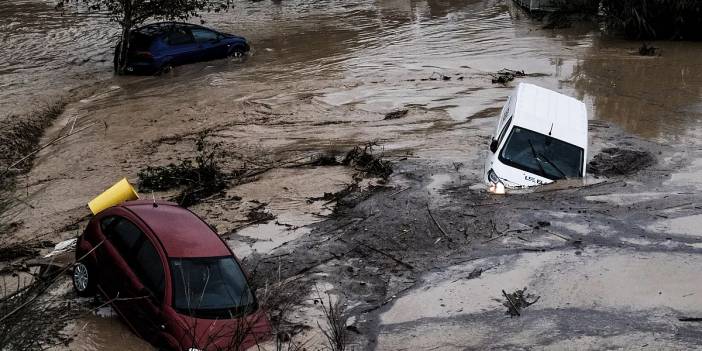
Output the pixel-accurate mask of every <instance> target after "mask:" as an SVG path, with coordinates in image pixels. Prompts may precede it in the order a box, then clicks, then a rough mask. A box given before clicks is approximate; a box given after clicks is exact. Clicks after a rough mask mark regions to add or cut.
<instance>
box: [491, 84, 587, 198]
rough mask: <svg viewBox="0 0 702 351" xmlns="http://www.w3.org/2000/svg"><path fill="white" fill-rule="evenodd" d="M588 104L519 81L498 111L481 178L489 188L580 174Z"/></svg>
mask: <svg viewBox="0 0 702 351" xmlns="http://www.w3.org/2000/svg"><path fill="white" fill-rule="evenodd" d="M586 162H587V109H586V107H585V104H584V103H582V102H581V101H578V100H576V99H574V98H572V97H569V96H565V95H563V94H559V93H557V92H555V91H551V90H548V89H545V88H541V87H538V86H536V85H533V84H526V83H521V84H519V86H517V88H516V89H515V90H514V92H513V93H512V95H511V96H510V97H509V99H508V100H507V103H505V106H504V107H503V108H502V112H501V113H500V116H499V119H498V122H497V128H496V129H495V134H494V135H493V137H492V142H491V143H490V152H489V154H488V157H487V159H486V160H485V182H486V183H487V185H488V187H489V190H490V192H493V193H498V194H504V193H505V191H506V190H511V189H520V188H526V187H530V186H535V185H543V184H548V183H551V182H554V181H556V180H560V179H572V178H583V177H584V175H585V171H586V169H585V167H586V166H587V164H586Z"/></svg>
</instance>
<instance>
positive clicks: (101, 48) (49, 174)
mask: <svg viewBox="0 0 702 351" xmlns="http://www.w3.org/2000/svg"><path fill="white" fill-rule="evenodd" d="M203 20H204V21H205V23H206V25H208V26H211V27H214V28H217V29H220V30H222V31H224V32H230V33H236V34H241V35H243V36H245V37H247V38H248V39H249V41H250V42H251V44H252V47H253V50H252V53H251V55H250V56H249V57H248V58H246V59H245V60H220V61H213V62H208V63H199V64H193V65H188V66H182V67H177V68H176V69H175V70H174V71H173V72H172V73H169V74H167V75H164V76H159V77H130V76H127V77H112V76H111V65H112V63H111V60H112V56H111V54H112V50H113V48H112V45H113V44H114V35H115V33H116V29H115V26H114V25H113V24H110V23H108V21H107V20H106V18H105V17H104V16H103V15H101V14H99V13H92V14H91V13H75V12H68V13H63V14H62V13H60V12H56V11H55V10H53V6H52V3H51V2H50V1H42V0H7V1H2V2H1V3H0V38H2V45H1V47H0V101H2V104H1V106H0V118H5V117H4V116H8V115H10V114H13V113H19V112H31V111H32V109H33V108H35V107H36V104H37V101H51V100H52V99H57V98H64V97H66V96H68V99H70V97H71V94H72V90H73V89H76V88H78V89H81V88H82V87H85V86H90V87H91V89H92V91H95V93H94V94H92V95H91V96H89V97H84V98H82V99H81V100H79V101H73V102H72V103H71V104H69V105H68V106H67V109H66V111H65V112H64V113H63V114H62V115H61V116H60V117H59V119H58V120H57V121H56V123H55V124H54V126H53V127H51V128H50V129H49V130H48V131H47V135H46V136H45V138H44V141H47V140H50V138H53V137H56V136H59V135H65V134H66V133H67V132H68V131H69V130H72V129H77V128H82V127H87V128H88V129H86V130H85V131H84V132H81V134H80V135H77V136H72V137H69V138H67V139H65V140H63V141H62V142H61V143H58V144H57V145H54V146H53V147H51V148H48V149H46V150H44V151H42V152H41V153H40V154H39V155H38V157H37V159H36V160H35V163H34V167H33V169H32V170H31V171H30V172H29V173H28V174H26V175H22V176H21V177H19V178H18V182H19V185H20V187H21V191H18V194H17V196H18V197H19V198H20V199H21V200H22V202H21V203H18V204H17V205H16V206H15V207H14V208H13V209H12V210H11V211H9V214H6V217H7V218H8V219H9V221H11V222H14V223H15V225H14V226H13V228H16V229H15V230H13V232H12V233H8V234H7V235H4V236H3V237H2V238H0V240H2V242H3V243H4V244H9V243H16V242H19V241H25V240H31V239H32V238H36V237H41V238H42V239H46V240H50V241H53V242H59V241H62V240H66V239H70V238H72V237H74V236H75V235H76V233H77V232H78V231H77V230H76V227H77V228H79V229H80V228H82V226H84V224H85V218H86V215H87V213H86V209H85V204H86V203H87V202H88V201H89V200H90V199H91V198H92V197H93V196H95V195H96V194H98V193H100V192H101V191H102V190H103V189H104V188H106V187H107V186H109V185H110V184H112V183H114V182H115V181H116V180H118V179H119V178H121V177H123V176H126V177H128V178H129V179H130V180H132V181H133V182H134V181H135V180H136V175H137V172H138V171H139V170H140V169H142V168H143V167H145V166H147V165H165V164H167V163H169V162H176V161H177V160H179V159H182V158H183V157H190V156H192V154H193V144H194V139H195V135H196V133H197V132H201V131H208V132H209V138H210V139H212V140H215V141H218V142H222V143H223V145H224V148H225V149H226V150H228V151H229V152H230V156H231V157H232V162H231V164H230V163H227V164H225V165H224V167H225V170H232V169H233V168H234V165H235V164H236V165H241V164H247V165H248V167H252V168H255V167H258V166H260V165H282V164H285V162H286V161H288V160H292V159H299V158H300V157H305V156H310V155H314V154H318V153H320V152H336V153H338V154H339V155H341V154H343V153H344V152H346V151H348V150H349V149H350V148H351V147H353V146H355V145H359V144H365V143H367V142H370V141H376V142H378V144H379V146H378V148H377V150H378V151H379V152H382V153H384V155H385V157H386V158H387V159H389V160H391V161H393V164H394V165H395V169H396V172H395V173H394V174H393V175H392V176H391V178H390V179H389V181H388V183H387V184H381V185H383V186H384V188H381V190H377V189H378V188H377V187H375V186H374V185H378V184H379V183H378V182H377V180H370V181H368V180H365V181H364V182H365V183H364V184H362V186H361V188H362V189H366V190H363V191H361V194H363V196H359V197H358V198H353V199H351V200H348V201H342V202H343V203H344V206H342V210H341V211H339V213H340V215H337V216H335V217H330V214H331V213H332V211H333V209H334V206H335V203H334V202H333V201H332V202H329V201H326V200H324V201H322V200H318V199H319V198H323V197H324V195H325V193H333V192H337V191H340V190H342V189H345V188H346V187H347V186H348V185H349V184H352V183H354V182H355V181H356V180H355V179H354V174H355V172H354V171H353V170H352V169H349V168H348V167H343V166H333V167H302V168H294V169H292V168H284V167H280V166H278V167H273V170H271V171H269V172H265V173H263V174H261V175H260V176H259V177H258V178H257V179H256V180H255V181H254V182H251V183H248V184H242V185H234V184H232V185H231V186H230V187H229V188H228V189H227V190H226V191H225V193H224V194H222V195H220V196H215V197H213V198H209V199H206V200H205V201H204V202H202V203H200V204H197V205H195V206H193V208H192V209H193V210H194V211H195V212H197V213H198V214H200V215H202V216H203V217H204V218H205V219H206V220H207V221H208V222H210V223H212V224H213V225H215V227H216V228H217V230H218V231H219V233H220V234H222V235H223V236H225V237H226V239H227V241H228V243H229V244H230V245H231V246H232V248H233V249H234V250H235V252H237V254H239V255H241V257H245V258H246V260H245V261H246V264H247V265H249V266H250V267H256V268H257V270H259V271H262V272H266V270H268V271H274V270H275V269H276V267H275V265H276V264H277V265H281V264H283V265H284V266H285V269H283V270H282V271H283V272H284V273H285V274H287V275H289V276H294V275H296V274H298V273H300V274H301V275H302V276H303V279H307V280H309V281H310V284H312V283H313V282H315V283H318V284H319V285H318V286H321V287H323V290H324V291H328V292H330V293H331V294H333V295H334V296H337V297H338V298H342V299H343V300H344V301H346V303H347V307H348V313H349V314H350V315H351V316H352V318H353V323H354V326H356V330H359V333H360V334H355V333H354V334H353V336H354V338H353V342H354V345H356V346H357V347H358V348H359V349H369V350H372V349H378V350H398V349H407V350H409V349H417V348H419V349H464V348H465V347H468V348H471V347H472V348H475V349H488V348H498V349H510V348H514V349H517V348H520V347H526V348H529V347H537V348H550V349H564V348H566V349H569V348H572V349H574V348H579V349H603V348H629V347H634V346H636V347H645V346H643V345H650V347H652V348H653V349H660V348H671V349H672V348H677V349H689V348H690V347H691V346H694V340H699V337H700V334H699V331H697V330H695V329H694V328H693V327H694V326H691V325H690V324H689V323H688V324H687V325H685V324H681V323H680V322H678V320H677V317H678V316H682V315H684V314H691V315H693V317H694V316H697V315H698V314H699V313H702V311H700V308H699V306H702V300H700V298H702V291H699V286H700V281H699V277H696V276H695V269H694V267H698V266H699V264H701V263H702V258H701V255H702V251H701V250H702V240H701V238H700V232H699V230H695V229H694V228H699V225H700V224H702V219H700V209H699V207H698V205H697V204H699V203H700V200H702V199H700V197H699V195H697V194H699V190H700V189H702V162H700V160H702V157H700V156H701V155H702V153H701V151H702V143H700V141H699V140H700V138H699V137H700V136H701V135H702V130H700V127H699V126H700V120H701V119H702V60H699V57H701V56H702V44H700V43H687V42H680V43H677V42H676V43H673V42H654V43H651V44H652V45H654V46H656V47H659V48H660V49H661V50H660V52H661V55H660V56H654V57H641V56H638V55H637V54H636V53H637V51H638V47H639V46H640V43H637V42H630V41H622V40H618V39H616V38H613V37H611V36H609V35H607V34H605V33H603V32H602V31H601V30H600V29H599V28H598V26H597V25H594V24H578V23H576V24H575V25H574V26H573V27H572V28H567V29H559V30H545V29H542V27H543V25H544V24H543V23H541V22H538V21H535V20H533V19H530V18H529V17H527V16H526V15H525V14H524V13H523V11H522V10H521V9H519V8H517V7H515V6H514V5H513V4H512V2H511V1H508V0H480V1H470V0H464V1H458V0H448V1H412V0H410V1H400V0H377V1H370V0H364V1H356V2H354V3H348V2H345V1H328V2H319V1H304V0H292V1H285V2H249V1H245V2H244V1H242V2H238V3H236V5H235V8H234V9H233V10H231V11H229V12H227V13H219V14H203ZM503 68H509V69H518V70H524V71H525V72H526V73H528V74H529V76H528V77H526V78H520V79H518V80H517V81H515V82H514V83H510V84H508V85H501V84H493V83H492V82H491V76H490V73H492V72H496V71H498V70H500V69H503ZM444 77H447V78H444ZM518 81H528V82H532V83H536V84H539V85H542V86H545V87H548V88H551V89H555V90H558V91H561V92H563V93H566V94H569V95H573V96H575V97H578V98H579V99H582V100H584V101H585V102H586V103H587V105H588V107H589V111H590V112H591V114H590V118H591V128H590V129H591V138H590V143H591V151H592V153H591V154H590V155H589V157H592V156H593V155H594V154H595V153H597V152H599V150H601V149H602V148H605V147H615V146H616V147H631V148H635V149H644V150H647V151H650V152H651V153H652V154H653V155H654V156H655V158H656V161H657V162H656V164H655V165H654V166H652V167H651V168H650V169H646V170H644V171H642V172H639V173H637V174H635V175H632V176H630V177H627V178H625V179H616V178H615V179H594V178H590V179H588V184H590V185H589V186H588V187H586V188H582V190H577V189H576V190H573V189H569V188H568V187H563V188H561V189H558V188H553V189H550V190H544V192H543V193H538V192H537V193H532V194H520V195H515V196H511V197H505V198H493V197H490V196H488V195H486V194H484V192H482V191H480V189H481V187H480V186H479V185H477V184H478V183H479V182H480V179H481V174H482V171H483V170H482V164H483V162H482V155H483V150H484V149H485V148H486V145H487V141H488V140H489V136H490V133H491V132H492V128H493V124H494V122H495V119H494V117H493V116H494V115H495V114H496V113H497V111H498V109H499V108H500V107H501V104H502V102H503V101H504V100H505V99H506V96H507V94H508V93H509V91H510V89H512V88H513V87H514V84H516V83H517V82H518ZM397 109H408V110H409V112H408V114H407V115H406V116H404V117H402V118H399V119H393V120H385V119H384V115H385V114H386V113H388V112H391V111H394V110H397ZM91 125H92V126H91ZM603 180H604V183H602V184H600V185H592V184H593V183H596V182H600V181H603ZM368 189H375V191H370V190H368ZM169 195H172V194H169V193H156V194H154V196H157V197H167V196H169ZM149 196H150V194H149ZM315 199H317V200H315ZM498 205H499V206H498ZM495 206H497V207H495ZM252 208H258V209H260V210H262V211H265V212H268V213H271V214H272V215H273V216H274V217H275V219H274V220H272V221H269V222H265V223H259V224H254V225H249V224H250V223H249V222H248V221H247V214H248V213H249V212H250V211H251V209H252ZM428 208H431V212H432V214H433V216H434V218H433V219H432V218H431V216H430V217H427V209H428ZM541 221H544V222H548V223H549V226H548V227H542V226H539V225H537V224H536V223H537V222H541ZM435 222H436V223H438V224H435ZM437 225H441V226H442V229H445V230H446V231H447V233H446V235H442V233H441V230H439V229H438V228H437ZM340 228H344V229H340ZM79 229H78V230H79ZM364 245H366V246H364ZM368 245H370V246H373V248H375V249H377V250H379V251H383V252H386V253H390V255H392V256H393V257H395V258H399V259H400V260H402V261H403V262H406V263H407V265H409V266H411V267H412V268H413V269H410V270H408V269H406V268H407V266H402V265H400V266H399V267H398V266H396V263H397V262H394V263H393V261H392V260H391V261H388V256H382V255H379V254H378V253H377V251H373V250H371V249H369V248H368ZM374 252H375V253H374ZM42 253H44V252H42ZM267 257H284V258H278V259H271V260H267ZM402 267H405V268H402ZM475 268H482V269H487V270H486V271H485V273H483V275H482V276H481V277H479V278H476V279H471V280H465V281H464V280H461V277H463V276H466V275H468V273H470V272H471V271H472V270H474V269H475ZM456 279H458V280H456ZM524 286H528V287H529V291H530V292H534V293H536V294H538V295H540V296H542V297H541V300H540V301H539V302H538V303H537V304H535V305H533V306H530V307H529V308H527V309H526V312H525V316H524V317H523V318H521V319H510V318H509V316H505V315H504V310H503V306H502V304H501V303H500V302H497V301H494V299H499V298H501V294H500V290H502V289H505V290H510V291H513V290H514V289H517V288H522V287H524ZM627 287H629V288H630V290H631V291H630V292H623V291H622V290H624V289H626V288H627ZM62 293H63V294H64V295H65V298H66V299H67V300H70V301H73V299H75V297H74V296H73V295H72V292H70V289H66V291H63V292H62ZM310 294H312V291H310ZM311 296H312V295H311ZM77 301H78V302H79V305H83V306H84V307H85V308H86V309H88V310H90V308H91V307H90V306H91V305H90V304H89V303H87V302H85V301H79V300H77ZM309 301H311V300H307V301H306V302H305V305H304V306H302V307H301V308H300V310H299V311H297V312H298V314H297V315H296V318H297V321H298V322H299V323H303V324H306V325H308V326H310V327H312V328H313V329H314V328H316V324H315V322H313V321H311V320H310V318H311V317H310V316H318V315H319V313H318V312H319V311H318V307H315V306H316V304H311V303H309ZM315 308H317V310H315ZM315 311H316V312H315ZM315 318H317V317H315ZM313 319H314V318H313ZM632 319H633V320H634V321H635V323H631V321H632ZM85 330H89V332H84V331H85ZM66 331H67V333H68V334H69V335H71V336H74V341H73V343H72V344H71V345H70V346H69V349H81V350H109V349H110V347H112V346H114V345H120V349H121V350H143V349H144V347H145V346H144V343H143V342H142V341H141V340H139V339H137V338H136V337H134V336H133V335H132V334H130V333H129V331H128V330H126V328H125V327H124V325H123V324H121V322H120V321H119V320H118V319H117V318H116V317H114V316H113V315H111V314H109V313H107V314H105V313H100V314H95V313H89V314H88V317H85V318H83V319H81V320H78V321H77V322H76V323H75V324H74V325H70V326H67V327H66ZM308 334H309V335H307V336H306V337H310V338H312V340H315V341H319V340H320V339H319V333H317V334H315V332H314V331H308ZM639 344H640V345H639ZM310 347H315V348H319V347H320V346H319V345H314V346H310Z"/></svg>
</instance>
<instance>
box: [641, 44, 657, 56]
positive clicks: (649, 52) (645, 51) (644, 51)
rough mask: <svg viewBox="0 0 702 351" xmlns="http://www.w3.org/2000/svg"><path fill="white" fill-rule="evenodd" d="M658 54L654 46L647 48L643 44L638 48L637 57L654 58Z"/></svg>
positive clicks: (646, 45)
mask: <svg viewBox="0 0 702 351" xmlns="http://www.w3.org/2000/svg"><path fill="white" fill-rule="evenodd" d="M657 53H658V48H657V47H655V46H648V44H646V43H643V45H641V47H640V48H639V55H641V56H656V54H657Z"/></svg>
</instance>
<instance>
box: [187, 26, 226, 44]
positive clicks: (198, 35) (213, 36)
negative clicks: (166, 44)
mask: <svg viewBox="0 0 702 351" xmlns="http://www.w3.org/2000/svg"><path fill="white" fill-rule="evenodd" d="M192 33H193V37H195V41H196V42H198V43H207V42H213V41H216V40H217V39H218V37H219V36H218V34H217V33H216V32H213V31H211V30H207V29H201V28H197V29H193V30H192Z"/></svg>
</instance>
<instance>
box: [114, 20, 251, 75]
mask: <svg viewBox="0 0 702 351" xmlns="http://www.w3.org/2000/svg"><path fill="white" fill-rule="evenodd" d="M120 45H121V43H120V44H119V45H117V48H116V49H115V60H114V63H115V71H116V70H117V57H118V55H119V51H120ZM248 51H249V44H248V43H247V42H246V39H244V38H243V37H240V36H236V35H232V34H226V33H220V32H218V31H215V30H212V29H209V28H205V27H202V26H198V25H195V24H190V23H179V22H160V23H153V24H148V25H145V26H143V27H140V28H138V29H135V30H133V31H132V33H131V35H130V38H129V51H128V54H127V66H126V73H136V74H154V73H163V72H167V71H169V70H170V69H171V68H173V67H174V66H178V65H183V64H187V63H192V62H200V61H209V60H215V59H221V58H225V57H237V56H243V55H245V54H246V53H247V52H248Z"/></svg>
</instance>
